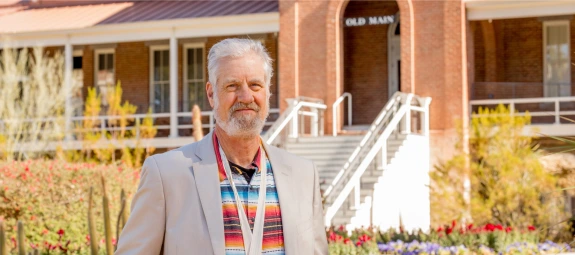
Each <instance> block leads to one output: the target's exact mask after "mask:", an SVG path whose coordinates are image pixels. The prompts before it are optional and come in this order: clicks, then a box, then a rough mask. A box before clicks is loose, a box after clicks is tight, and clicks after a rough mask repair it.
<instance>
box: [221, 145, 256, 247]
mask: <svg viewBox="0 0 575 255" xmlns="http://www.w3.org/2000/svg"><path fill="white" fill-rule="evenodd" d="M218 147H219V148H218V149H219V153H220V157H221V158H222V165H223V166H224V169H225V172H226V177H227V179H228V181H229V182H230V186H231V187H232V190H233V192H234V197H235V200H236V208H237V210H238V216H239V219H240V226H241V229H242V235H243V240H244V249H245V250H246V254H247V255H260V254H261V250H262V240H263V229H264V218H265V198H266V187H267V186H266V179H267V162H266V157H265V151H264V149H263V147H262V146H261V145H260V153H262V154H261V156H260V169H261V171H260V172H261V174H260V187H259V196H258V207H257V209H256V219H255V222H254V230H253V233H252V231H251V229H250V224H249V222H248V217H247V215H246V212H245V210H244V206H243V203H242V201H241V199H240V196H239V194H238V191H237V189H236V185H235V183H234V180H233V177H232V171H231V167H230V163H229V161H228V159H227V157H226V154H225V153H224V150H223V149H222V146H221V145H219V143H218ZM254 174H255V173H254ZM252 179H253V178H252Z"/></svg>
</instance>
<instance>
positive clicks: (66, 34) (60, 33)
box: [0, 12, 280, 48]
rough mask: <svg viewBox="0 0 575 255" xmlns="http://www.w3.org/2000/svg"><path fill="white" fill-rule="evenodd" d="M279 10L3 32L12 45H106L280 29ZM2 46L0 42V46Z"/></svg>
mask: <svg viewBox="0 0 575 255" xmlns="http://www.w3.org/2000/svg"><path fill="white" fill-rule="evenodd" d="M279 17H280V16H279V13H278V12H270V13H259V14H245V15H231V16H220V17H206V18H192V19H172V20H161V21H147V22H134V23H126V24H111V25H97V26H93V27H87V28H82V29H69V30H56V31H40V32H24V33H11V34H3V35H4V36H8V37H10V39H11V41H12V42H13V45H12V46H14V47H34V46H43V47H47V46H62V45H65V44H66V42H68V41H67V40H68V38H69V42H70V43H71V44H72V45H85V44H106V43H120V42H134V41H153V40H169V39H170V38H171V37H172V36H175V38H176V39H180V38H198V37H212V36H224V35H245V34H262V33H274V32H279ZM3 47H4V46H3V45H2V44H0V48H3Z"/></svg>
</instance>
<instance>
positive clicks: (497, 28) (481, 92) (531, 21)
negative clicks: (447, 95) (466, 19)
mask: <svg viewBox="0 0 575 255" xmlns="http://www.w3.org/2000/svg"><path fill="white" fill-rule="evenodd" d="M472 23H473V25H474V26H475V29H474V33H473V37H474V38H473V40H474V44H475V47H474V57H475V67H474V70H475V80H474V81H473V82H478V83H477V84H475V86H473V96H474V98H476V99H485V98H491V97H492V98H525V97H542V96H543V87H542V82H543V54H544V52H543V22H542V21H540V20H539V19H538V18H522V19H504V20H494V21H492V22H491V25H492V26H493V31H494V32H493V34H494V38H489V36H490V35H488V34H487V33H486V32H489V31H486V30H485V29H481V27H482V23H483V24H485V23H488V21H473V22H472ZM570 29H571V59H572V60H574V59H575V51H574V50H573V49H575V35H574V34H575V19H571V27H570ZM486 38H488V39H486ZM485 40H487V41H489V40H493V41H494V45H495V47H496V49H495V51H496V59H497V60H496V61H495V63H493V61H491V64H490V61H489V56H490V54H489V47H488V46H487V45H486V43H485ZM490 68H491V69H493V68H495V69H496V70H495V73H496V78H495V79H490V78H489V77H488V76H487V75H486V72H488V71H486V70H488V69H490ZM571 79H572V93H573V92H575V68H573V67H572V68H571ZM481 82H502V83H508V84H507V85H506V84H484V83H481ZM521 82H523V84H516V85H511V84H509V83H521Z"/></svg>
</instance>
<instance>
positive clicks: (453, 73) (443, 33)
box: [400, 1, 469, 165]
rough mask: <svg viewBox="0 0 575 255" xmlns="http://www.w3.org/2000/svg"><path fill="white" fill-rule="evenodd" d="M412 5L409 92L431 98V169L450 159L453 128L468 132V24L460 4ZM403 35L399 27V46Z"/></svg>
mask: <svg viewBox="0 0 575 255" xmlns="http://www.w3.org/2000/svg"><path fill="white" fill-rule="evenodd" d="M412 5H413V13H414V19H413V24H411V25H412V26H413V30H414V34H413V36H414V37H415V38H414V40H412V42H413V43H414V44H413V45H414V46H413V48H414V50H413V52H412V54H414V60H415V61H414V62H415V63H414V65H413V66H414V68H415V73H414V77H415V78H414V84H413V85H412V86H413V88H414V93H415V94H417V95H419V96H429V97H431V98H432V102H431V105H430V120H431V123H430V128H431V137H430V143H431V148H432V151H431V161H432V165H433V164H435V163H437V162H438V161H439V160H445V159H449V158H450V157H451V156H452V155H453V153H454V152H455V151H454V145H455V142H456V140H457V138H458V134H457V132H456V126H457V125H458V124H461V125H462V126H463V127H464V128H466V127H467V126H468V122H469V120H468V118H469V116H468V103H469V96H468V77H467V68H468V66H467V46H466V39H467V38H466V24H467V21H466V17H465V6H464V3H462V2H461V1H414V2H413V3H412ZM400 8H401V5H400ZM403 13H405V12H402V22H403ZM403 31H405V30H404V29H403V24H402V40H403V39H404V37H403V34H404V33H403ZM403 45H404V42H402V47H403ZM402 50H404V49H402ZM402 58H403V55H402ZM402 62H403V61H402ZM403 70H404V69H403V64H402V71H403ZM402 74H403V72H402ZM466 137H467V136H465V137H464V138H466Z"/></svg>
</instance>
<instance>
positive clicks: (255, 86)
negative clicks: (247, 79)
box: [252, 83, 262, 89]
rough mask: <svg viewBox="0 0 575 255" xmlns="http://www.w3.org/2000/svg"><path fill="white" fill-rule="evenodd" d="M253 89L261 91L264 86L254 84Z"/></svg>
mask: <svg viewBox="0 0 575 255" xmlns="http://www.w3.org/2000/svg"><path fill="white" fill-rule="evenodd" d="M252 88H256V89H260V88H262V85H260V84H257V83H255V84H252Z"/></svg>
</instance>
